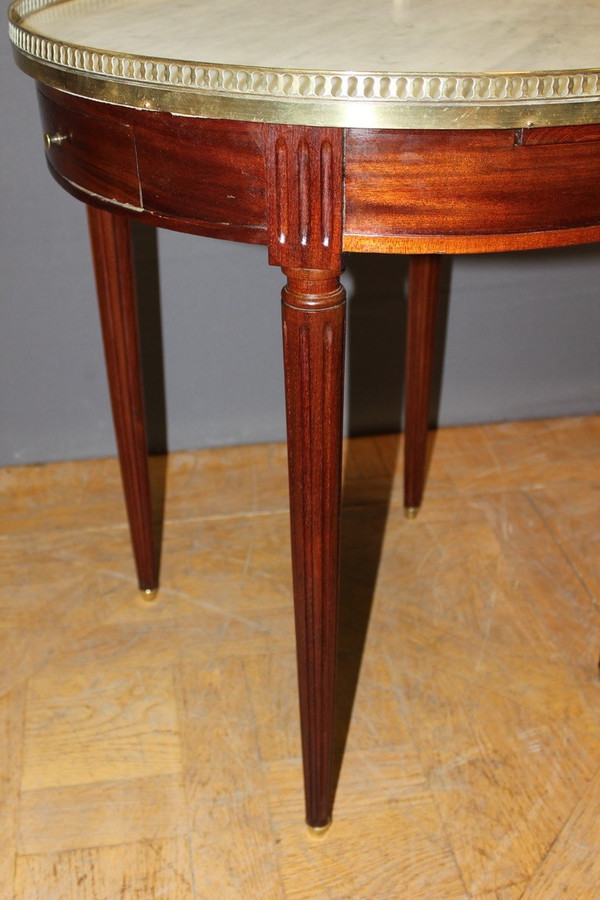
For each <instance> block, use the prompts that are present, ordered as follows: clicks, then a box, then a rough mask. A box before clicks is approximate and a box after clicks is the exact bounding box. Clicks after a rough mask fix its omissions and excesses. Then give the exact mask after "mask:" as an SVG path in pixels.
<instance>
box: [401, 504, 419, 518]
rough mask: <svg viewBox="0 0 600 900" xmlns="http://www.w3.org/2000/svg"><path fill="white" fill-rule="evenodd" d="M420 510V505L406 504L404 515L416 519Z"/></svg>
mask: <svg viewBox="0 0 600 900" xmlns="http://www.w3.org/2000/svg"><path fill="white" fill-rule="evenodd" d="M418 512H419V507H418V506H405V507H404V515H405V516H406V518H407V519H416V518H417V513H418Z"/></svg>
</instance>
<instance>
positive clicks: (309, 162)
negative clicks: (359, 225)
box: [267, 125, 344, 270]
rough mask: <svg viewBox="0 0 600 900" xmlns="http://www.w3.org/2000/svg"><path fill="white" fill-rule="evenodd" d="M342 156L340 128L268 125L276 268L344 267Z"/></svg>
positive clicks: (272, 249)
mask: <svg viewBox="0 0 600 900" xmlns="http://www.w3.org/2000/svg"><path fill="white" fill-rule="evenodd" d="M343 154H344V151H343V131H342V129H340V128H311V127H308V126H306V127H305V126H299V125H296V126H291V125H270V126H269V131H268V142H267V164H268V165H267V172H268V192H267V197H268V202H267V206H268V242H269V261H270V263H271V265H278V266H284V267H293V266H294V267H300V266H302V267H305V268H312V269H320V270H325V269H327V270H333V269H336V268H337V267H338V266H339V265H340V264H341V263H340V261H341V253H342V206H343V199H342V198H343V189H342V168H343V165H342V162H343Z"/></svg>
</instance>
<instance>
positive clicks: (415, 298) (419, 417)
mask: <svg viewBox="0 0 600 900" xmlns="http://www.w3.org/2000/svg"><path fill="white" fill-rule="evenodd" d="M439 282H440V258H439V256H434V255H425V256H413V257H412V259H411V261H410V274H409V283H408V327H407V337H406V391H405V395H406V416H405V430H404V438H405V442H404V447H405V450H404V505H405V508H406V511H407V514H408V515H409V517H411V518H412V517H414V515H416V511H417V510H418V508H419V507H420V505H421V502H422V500H423V491H424V487H425V469H426V465H427V431H428V425H429V404H430V396H431V380H432V372H433V360H434V340H435V319H436V309H437V301H438V293H439Z"/></svg>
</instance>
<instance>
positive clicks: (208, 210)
mask: <svg viewBox="0 0 600 900" xmlns="http://www.w3.org/2000/svg"><path fill="white" fill-rule="evenodd" d="M38 93H39V98H40V107H41V110H42V119H43V122H44V129H45V131H46V132H47V133H48V134H63V135H65V136H66V137H67V140H65V141H63V142H62V143H60V144H55V145H51V146H50V147H49V149H48V150H47V154H46V158H47V161H48V165H49V167H50V171H51V172H52V174H53V175H54V177H55V178H56V180H57V181H58V182H59V184H61V185H62V186H63V187H64V188H65V189H66V190H67V191H69V192H70V193H71V194H73V195H74V196H75V197H77V198H78V199H80V200H83V201H84V202H85V203H88V204H90V205H93V206H97V207H99V208H102V209H112V210H117V209H119V208H125V209H126V211H127V214H128V216H129V217H130V218H136V219H138V220H140V221H142V222H146V223H148V224H151V225H160V226H162V227H165V228H172V229H175V230H178V231H184V232H188V233H191V234H202V235H207V236H209V237H218V238H225V239H228V240H235V241H244V242H245V243H253V244H260V243H262V244H265V243H266V242H267V234H266V231H267V225H266V221H267V212H266V189H265V167H264V153H265V151H264V145H265V127H266V126H264V125H263V124H261V123H260V122H224V121H220V120H216V121H215V120H212V119H197V118H190V117H184V116H171V115H169V114H168V113H162V112H150V111H146V110H139V109H129V108H127V107H122V106H115V105H113V104H110V103H102V102H100V101H97V100H86V99H84V98H82V97H74V96H72V95H70V94H67V93H64V92H62V91H56V90H53V89H51V88H47V87H44V88H41V87H40V88H38Z"/></svg>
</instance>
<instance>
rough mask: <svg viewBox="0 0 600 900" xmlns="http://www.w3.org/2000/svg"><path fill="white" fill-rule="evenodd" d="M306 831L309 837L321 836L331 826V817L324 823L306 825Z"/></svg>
mask: <svg viewBox="0 0 600 900" xmlns="http://www.w3.org/2000/svg"><path fill="white" fill-rule="evenodd" d="M306 827H307V828H308V833H309V835H310V836H311V837H315V838H321V837H323V835H324V834H327V832H328V831H329V829H330V828H331V819H330V820H329V822H326V823H325V825H307V826H306Z"/></svg>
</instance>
